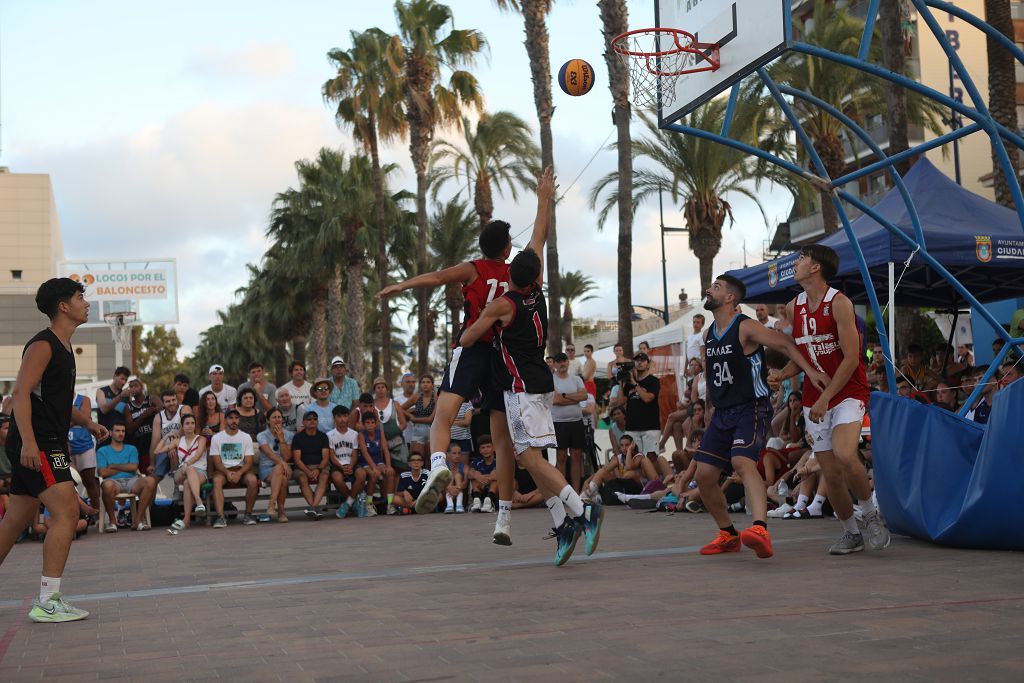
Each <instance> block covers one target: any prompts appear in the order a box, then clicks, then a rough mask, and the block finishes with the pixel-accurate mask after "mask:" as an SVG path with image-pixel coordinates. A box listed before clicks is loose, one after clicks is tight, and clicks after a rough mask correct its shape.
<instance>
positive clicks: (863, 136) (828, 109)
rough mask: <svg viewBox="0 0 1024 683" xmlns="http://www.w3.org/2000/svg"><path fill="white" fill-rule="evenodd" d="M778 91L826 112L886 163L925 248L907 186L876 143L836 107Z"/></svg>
mask: <svg viewBox="0 0 1024 683" xmlns="http://www.w3.org/2000/svg"><path fill="white" fill-rule="evenodd" d="M779 89H780V90H781V91H782V92H783V94H786V95H790V96H792V97H799V98H800V99H802V100H805V101H807V102H810V103H811V104H813V105H815V106H816V107H818V108H820V109H823V110H825V111H826V112H828V113H829V114H831V115H832V116H834V117H835V118H837V119H838V120H839V122H840V123H842V124H843V125H844V126H846V127H847V128H849V129H850V130H852V131H853V132H854V134H856V136H857V137H859V138H860V139H861V141H862V142H863V143H864V144H865V145H867V146H868V148H869V149H870V150H871V151H872V152H873V153H874V155H875V156H876V157H878V158H879V159H880V160H882V161H885V162H886V163H887V165H888V172H889V177H891V178H892V182H893V184H894V185H895V186H896V189H897V190H898V191H899V193H900V196H901V197H903V203H904V205H905V206H906V207H907V213H908V214H909V215H910V222H911V224H912V225H913V226H914V237H915V238H916V239H917V242H918V243H919V244H920V245H921V246H925V238H924V229H923V228H922V227H921V217H920V216H919V215H918V213H917V206H915V205H914V200H913V199H911V197H910V192H909V191H908V190H907V186H906V185H905V184H904V183H903V177H902V176H901V175H900V174H899V173H898V172H897V171H896V169H895V167H894V166H893V162H892V161H891V160H889V159H887V158H886V156H885V152H883V151H882V148H881V147H879V146H878V143H876V142H875V141H874V140H873V139H872V138H871V136H870V135H868V132H867V131H866V130H864V129H863V128H862V127H861V126H859V125H857V122H856V121H854V120H853V119H851V118H850V117H849V116H847V115H846V114H844V113H843V112H841V111H840V110H839V109H837V108H836V107H834V106H832V105H831V104H829V103H828V102H826V101H825V100H823V99H821V98H819V97H815V96H814V95H812V94H810V93H808V92H805V91H803V90H797V89H796V88H791V87H789V86H785V85H784V86H781V87H780V88H779ZM832 184H833V185H835V186H838V185H839V183H838V182H835V181H834V182H833V183H832Z"/></svg>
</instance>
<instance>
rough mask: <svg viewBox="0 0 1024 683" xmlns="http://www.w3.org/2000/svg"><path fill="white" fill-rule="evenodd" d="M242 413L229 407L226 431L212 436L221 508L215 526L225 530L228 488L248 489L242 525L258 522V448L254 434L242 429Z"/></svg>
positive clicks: (215, 490)
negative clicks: (240, 417)
mask: <svg viewBox="0 0 1024 683" xmlns="http://www.w3.org/2000/svg"><path fill="white" fill-rule="evenodd" d="M238 422H239V413H238V410H236V409H235V408H229V409H228V410H227V411H226V412H225V413H224V431H220V432H217V433H216V434H214V435H213V438H211V439H210V468H211V469H212V470H213V472H212V473H211V475H210V478H211V479H212V480H213V505H214V508H215V509H216V510H217V520H216V521H215V522H214V523H213V528H214V529H223V528H224V527H226V526H227V525H228V521H227V519H225V518H224V489H225V488H229V489H233V488H244V489H245V514H244V515H242V524H245V525H247V526H251V525H253V524H255V523H256V518H255V517H253V515H252V509H253V507H254V506H255V505H256V494H257V493H259V490H260V482H259V479H257V478H256V468H255V465H254V463H253V460H254V454H255V450H254V449H253V445H252V437H251V436H249V435H248V434H246V433H245V432H243V431H240V430H239V429H238Z"/></svg>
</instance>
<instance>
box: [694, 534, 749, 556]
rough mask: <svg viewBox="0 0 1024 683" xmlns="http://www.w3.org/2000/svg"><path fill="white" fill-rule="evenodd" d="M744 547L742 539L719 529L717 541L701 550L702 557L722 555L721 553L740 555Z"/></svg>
mask: <svg viewBox="0 0 1024 683" xmlns="http://www.w3.org/2000/svg"><path fill="white" fill-rule="evenodd" d="M741 548H742V546H741V545H740V537H739V536H733V535H732V534H730V533H729V532H728V531H724V530H721V529H719V531H718V536H717V537H715V540H713V541H711V543H708V544H707V545H706V546H704V547H703V548H701V549H700V554H701V555H720V554H721V553H738V552H739V551H740V549H741Z"/></svg>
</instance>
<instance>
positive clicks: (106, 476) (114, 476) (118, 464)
mask: <svg viewBox="0 0 1024 683" xmlns="http://www.w3.org/2000/svg"><path fill="white" fill-rule="evenodd" d="M124 436H125V424H124V419H123V418H121V417H120V416H114V418H113V419H112V427H111V429H110V443H109V444H107V445H106V446H103V447H101V448H100V449H99V450H98V451H96V471H97V473H99V475H100V476H101V477H103V483H102V484H101V485H100V490H101V495H102V497H103V505H104V507H106V509H107V525H106V526H105V527H104V529H103V530H104V531H108V532H116V531H117V524H116V521H117V513H116V512H115V511H114V498H115V497H116V496H117V495H118V494H119V493H134V494H135V495H137V496H138V497H139V506H138V519H133V520H132V524H134V525H135V528H136V530H138V531H145V530H146V529H148V528H149V525H148V524H146V511H147V510H148V509H149V505H150V503H152V502H153V498H154V496H156V479H154V478H153V477H143V476H139V451H138V450H137V449H136V448H135V446H132V445H131V444H126V443H125V442H124Z"/></svg>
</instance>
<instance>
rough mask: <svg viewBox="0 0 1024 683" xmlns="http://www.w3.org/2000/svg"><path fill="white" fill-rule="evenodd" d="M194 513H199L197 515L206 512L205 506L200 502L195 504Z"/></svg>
mask: <svg viewBox="0 0 1024 683" xmlns="http://www.w3.org/2000/svg"><path fill="white" fill-rule="evenodd" d="M196 514H197V515H199V516H203V515H205V514H206V506H205V505H203V504H202V503H200V504H199V505H196Z"/></svg>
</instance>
